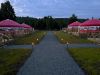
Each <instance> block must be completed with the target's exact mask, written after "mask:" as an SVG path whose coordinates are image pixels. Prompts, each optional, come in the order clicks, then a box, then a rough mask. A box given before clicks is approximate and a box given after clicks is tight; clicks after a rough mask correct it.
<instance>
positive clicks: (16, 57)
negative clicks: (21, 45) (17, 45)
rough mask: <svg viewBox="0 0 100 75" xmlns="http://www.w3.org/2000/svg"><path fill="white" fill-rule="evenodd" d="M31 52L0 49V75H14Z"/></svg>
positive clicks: (27, 50)
mask: <svg viewBox="0 0 100 75" xmlns="http://www.w3.org/2000/svg"><path fill="white" fill-rule="evenodd" d="M31 52H32V50H31V49H2V48H0V75H16V73H17V71H18V69H19V68H20V67H21V65H22V64H23V63H24V61H25V60H26V58H27V57H28V56H29V55H30V54H31Z"/></svg>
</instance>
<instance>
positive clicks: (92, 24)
mask: <svg viewBox="0 0 100 75" xmlns="http://www.w3.org/2000/svg"><path fill="white" fill-rule="evenodd" d="M79 32H80V34H86V35H87V36H88V37H89V36H90V37H91V36H96V37H98V36H100V20H98V19H91V20H87V21H85V22H83V23H81V24H80V26H79Z"/></svg>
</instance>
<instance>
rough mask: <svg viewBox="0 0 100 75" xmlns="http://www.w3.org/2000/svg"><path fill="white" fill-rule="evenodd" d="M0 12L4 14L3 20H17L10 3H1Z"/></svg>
mask: <svg viewBox="0 0 100 75" xmlns="http://www.w3.org/2000/svg"><path fill="white" fill-rule="evenodd" d="M0 12H1V14H2V20H4V19H11V20H15V19H16V15H15V12H14V9H13V7H12V5H11V4H10V2H9V1H6V2H5V3H1V10H0Z"/></svg>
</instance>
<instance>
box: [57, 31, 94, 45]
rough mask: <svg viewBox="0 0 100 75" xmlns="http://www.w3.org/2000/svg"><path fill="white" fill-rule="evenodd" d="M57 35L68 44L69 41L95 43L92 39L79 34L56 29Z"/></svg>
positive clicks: (62, 41)
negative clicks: (75, 34)
mask: <svg viewBox="0 0 100 75" xmlns="http://www.w3.org/2000/svg"><path fill="white" fill-rule="evenodd" d="M55 35H56V37H57V38H58V40H59V41H60V42H61V43H63V44H66V43H67V42H69V43H93V42H92V41H90V40H87V39H83V38H80V37H78V36H74V35H70V34H67V33H65V32H63V31H56V32H55Z"/></svg>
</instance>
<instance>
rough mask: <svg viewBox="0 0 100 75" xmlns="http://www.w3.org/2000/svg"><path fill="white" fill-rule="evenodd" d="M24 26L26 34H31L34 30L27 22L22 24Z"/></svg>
mask: <svg viewBox="0 0 100 75" xmlns="http://www.w3.org/2000/svg"><path fill="white" fill-rule="evenodd" d="M21 25H22V26H23V28H24V34H29V33H31V32H32V27H31V26H30V25H27V24H25V23H23V24H21Z"/></svg>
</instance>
